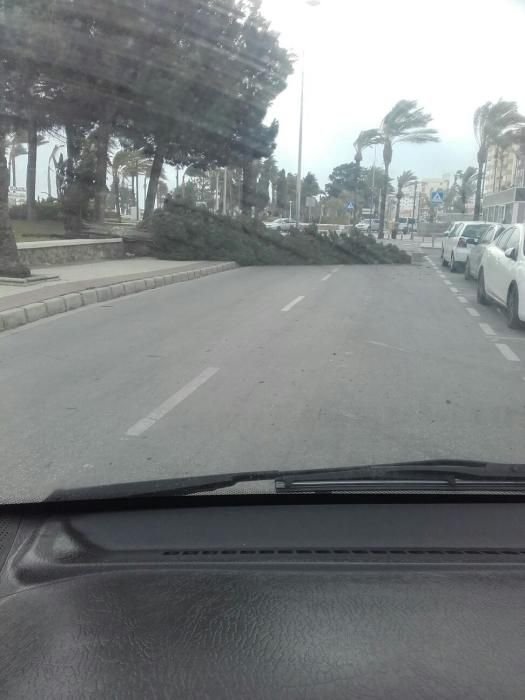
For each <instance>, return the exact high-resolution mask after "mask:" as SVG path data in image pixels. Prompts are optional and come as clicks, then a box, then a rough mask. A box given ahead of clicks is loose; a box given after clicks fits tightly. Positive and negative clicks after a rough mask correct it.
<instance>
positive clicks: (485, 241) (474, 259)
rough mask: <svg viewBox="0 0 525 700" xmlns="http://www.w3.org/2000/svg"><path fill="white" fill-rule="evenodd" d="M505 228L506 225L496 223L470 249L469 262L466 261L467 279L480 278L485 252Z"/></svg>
mask: <svg viewBox="0 0 525 700" xmlns="http://www.w3.org/2000/svg"><path fill="white" fill-rule="evenodd" d="M504 230H505V226H503V224H494V225H493V226H491V227H490V228H488V229H487V230H486V231H485V233H484V234H483V235H482V236H481V238H480V239H479V241H478V243H477V245H476V246H474V247H473V248H471V249H470V251H469V254H468V258H467V262H466V263H465V279H467V280H468V279H475V280H477V279H478V274H479V268H480V265H481V261H482V259H483V253H484V252H485V250H486V248H487V246H489V245H490V244H491V243H493V242H494V241H495V240H496V238H497V237H498V236H499V235H500V233H501V232H502V231H504Z"/></svg>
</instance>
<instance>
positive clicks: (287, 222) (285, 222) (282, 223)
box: [264, 218, 295, 231]
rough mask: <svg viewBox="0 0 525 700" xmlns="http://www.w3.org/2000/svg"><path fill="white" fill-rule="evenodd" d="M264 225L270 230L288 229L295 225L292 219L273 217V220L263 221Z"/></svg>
mask: <svg viewBox="0 0 525 700" xmlns="http://www.w3.org/2000/svg"><path fill="white" fill-rule="evenodd" d="M264 225H265V226H266V228H269V229H271V230H272V231H289V230H290V229H291V228H292V226H295V221H294V220H293V219H282V218H281V219H274V220H273V221H265V222H264Z"/></svg>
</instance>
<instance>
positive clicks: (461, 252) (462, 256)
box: [453, 248, 470, 263]
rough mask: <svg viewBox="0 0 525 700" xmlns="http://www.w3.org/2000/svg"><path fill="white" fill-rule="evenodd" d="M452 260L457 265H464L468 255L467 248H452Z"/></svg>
mask: <svg viewBox="0 0 525 700" xmlns="http://www.w3.org/2000/svg"><path fill="white" fill-rule="evenodd" d="M453 252H454V260H455V261H456V262H458V263H466V262H467V258H468V255H469V252H470V251H469V249H468V248H454V251H453Z"/></svg>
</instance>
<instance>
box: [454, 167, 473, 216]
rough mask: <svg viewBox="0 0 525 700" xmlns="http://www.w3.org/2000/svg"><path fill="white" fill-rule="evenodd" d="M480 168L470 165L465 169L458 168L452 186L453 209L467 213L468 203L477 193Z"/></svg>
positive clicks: (460, 212)
mask: <svg viewBox="0 0 525 700" xmlns="http://www.w3.org/2000/svg"><path fill="white" fill-rule="evenodd" d="M477 180H478V169H477V168H474V167H473V166H469V167H468V168H466V169H465V170H458V172H457V173H456V176H455V182H454V184H453V185H452V188H451V196H452V202H451V204H452V209H453V211H457V212H458V213H459V214H465V213H466V211H467V204H468V202H469V201H470V200H471V199H472V197H473V196H474V195H475V194H476V186H477Z"/></svg>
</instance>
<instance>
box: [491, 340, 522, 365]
mask: <svg viewBox="0 0 525 700" xmlns="http://www.w3.org/2000/svg"><path fill="white" fill-rule="evenodd" d="M495 345H496V347H497V348H498V350H499V351H500V353H501V354H502V355H503V357H504V358H505V359H506V360H508V361H509V362H519V361H520V358H519V357H518V356H517V355H516V353H515V352H514V351H513V350H511V349H510V348H509V346H508V345H505V343H495Z"/></svg>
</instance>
